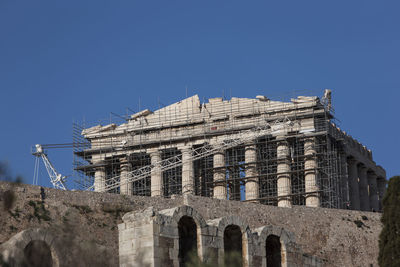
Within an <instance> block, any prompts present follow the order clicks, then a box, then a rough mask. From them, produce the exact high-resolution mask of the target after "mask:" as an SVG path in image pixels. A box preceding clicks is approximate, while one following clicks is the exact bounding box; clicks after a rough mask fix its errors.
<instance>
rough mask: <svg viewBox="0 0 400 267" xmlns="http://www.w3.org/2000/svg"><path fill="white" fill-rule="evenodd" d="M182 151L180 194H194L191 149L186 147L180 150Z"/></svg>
mask: <svg viewBox="0 0 400 267" xmlns="http://www.w3.org/2000/svg"><path fill="white" fill-rule="evenodd" d="M181 153H182V194H184V195H185V194H191V195H193V194H194V168H193V160H192V158H191V156H192V150H191V149H190V148H188V147H186V148H183V149H182V150H181Z"/></svg>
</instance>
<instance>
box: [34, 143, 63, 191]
mask: <svg viewBox="0 0 400 267" xmlns="http://www.w3.org/2000/svg"><path fill="white" fill-rule="evenodd" d="M32 155H34V156H35V157H36V159H35V169H34V173H33V184H34V185H37V183H38V178H39V161H40V158H41V159H42V160H43V163H44V166H46V170H47V173H48V174H49V177H50V182H51V183H52V184H53V187H54V188H56V189H61V190H67V188H66V186H65V180H66V176H63V175H62V174H61V173H58V172H57V170H56V169H55V168H54V166H53V164H51V162H50V160H49V158H48V157H47V154H46V153H45V152H44V148H43V146H42V145H39V144H37V145H35V146H34V151H33V152H32Z"/></svg>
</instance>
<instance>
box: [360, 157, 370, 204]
mask: <svg viewBox="0 0 400 267" xmlns="http://www.w3.org/2000/svg"><path fill="white" fill-rule="evenodd" d="M358 179H359V181H358V185H359V190H360V209H361V210H363V211H369V210H370V208H369V196H368V178H367V168H366V167H365V166H364V165H362V164H360V165H359V167H358Z"/></svg>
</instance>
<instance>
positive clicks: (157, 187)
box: [150, 150, 163, 197]
mask: <svg viewBox="0 0 400 267" xmlns="http://www.w3.org/2000/svg"><path fill="white" fill-rule="evenodd" d="M150 158H151V165H152V169H151V178H150V179H151V187H150V188H151V196H152V197H155V196H163V179H162V178H163V177H162V171H161V166H160V164H159V162H160V161H161V152H160V151H159V150H154V151H151V152H150Z"/></svg>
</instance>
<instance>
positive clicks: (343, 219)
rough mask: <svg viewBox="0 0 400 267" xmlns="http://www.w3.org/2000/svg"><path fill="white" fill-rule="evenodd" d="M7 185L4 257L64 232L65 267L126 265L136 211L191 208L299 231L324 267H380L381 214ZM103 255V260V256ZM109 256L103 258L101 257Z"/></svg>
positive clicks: (0, 216) (2, 187) (1, 197)
mask: <svg viewBox="0 0 400 267" xmlns="http://www.w3.org/2000/svg"><path fill="white" fill-rule="evenodd" d="M7 190H12V191H13V192H15V196H16V201H15V203H13V205H12V207H11V208H10V209H9V210H5V209H4V208H3V206H4V203H5V193H4V192H5V191H7ZM44 192H45V200H44V203H43V205H42V204H41V203H42V200H41V195H40V187H38V186H31V185H21V184H20V185H13V184H10V183H4V182H0V205H1V209H0V228H1V231H0V251H1V250H4V246H5V244H6V242H7V241H8V240H10V239H11V238H12V237H13V236H15V235H16V234H18V233H19V232H21V231H23V230H27V229H37V228H39V229H45V230H46V231H48V232H51V231H56V232H57V231H59V232H57V233H59V234H58V235H57V236H60V237H61V238H65V240H67V241H69V243H67V244H69V245H70V246H66V247H65V248H64V249H65V251H62V253H59V254H60V255H61V256H62V257H63V258H62V259H60V266H67V264H66V263H68V264H70V263H71V262H73V261H85V260H86V261H89V260H92V261H93V262H94V263H95V264H96V263H98V261H100V260H107V263H108V265H109V266H118V265H119V262H118V255H119V252H118V228H117V225H118V224H120V223H122V219H121V217H122V215H124V214H125V213H127V212H129V211H144V210H145V209H146V208H148V207H153V208H154V210H156V211H161V210H165V209H171V208H174V207H178V206H182V205H189V206H191V207H193V208H194V209H196V210H197V211H198V212H199V214H201V216H202V217H203V218H204V219H205V220H213V219H217V218H221V217H229V216H232V215H235V216H240V217H241V218H243V220H244V222H245V223H246V224H247V225H249V227H250V228H251V229H257V228H259V227H262V226H268V225H272V226H276V227H282V228H284V229H285V230H286V231H288V232H292V233H293V235H294V237H295V239H296V244H297V245H298V246H299V247H300V248H301V250H302V252H303V253H304V254H306V255H309V256H316V257H318V258H319V259H321V260H322V265H323V266H370V264H373V266H378V265H377V256H378V236H379V233H380V230H381V223H380V214H378V213H370V212H360V211H350V210H336V209H322V208H307V207H300V206H299V207H298V206H295V207H293V208H290V209H288V208H279V207H274V206H266V205H260V204H254V203H243V202H237V201H226V200H216V199H210V198H202V197H194V196H187V197H185V198H182V197H177V198H175V199H164V198H155V197H153V198H151V197H140V196H126V195H117V194H107V193H96V192H80V191H75V192H71V191H60V190H55V189H49V188H45V190H44ZM96 253H97V254H96ZM100 256H102V257H100Z"/></svg>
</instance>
